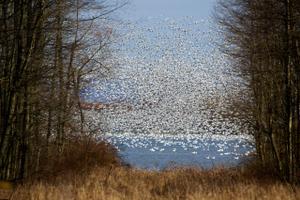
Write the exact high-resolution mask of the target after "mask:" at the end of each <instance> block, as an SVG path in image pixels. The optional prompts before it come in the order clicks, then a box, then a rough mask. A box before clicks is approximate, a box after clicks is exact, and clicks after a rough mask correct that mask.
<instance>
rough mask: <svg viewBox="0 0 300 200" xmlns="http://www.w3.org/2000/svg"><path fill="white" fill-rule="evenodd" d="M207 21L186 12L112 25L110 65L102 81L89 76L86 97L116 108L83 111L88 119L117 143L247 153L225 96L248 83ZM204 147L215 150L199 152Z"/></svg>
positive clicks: (248, 149) (157, 148) (240, 125)
mask: <svg viewBox="0 0 300 200" xmlns="http://www.w3.org/2000/svg"><path fill="white" fill-rule="evenodd" d="M210 26H211V23H210V20H196V19H193V18H192V17H186V18H183V19H181V20H172V19H169V18H166V19H161V18H151V19H144V20H140V21H136V22H130V23H129V22H128V23H123V24H121V25H119V29H118V30H120V32H119V33H118V35H119V36H120V37H119V39H118V41H117V42H116V43H115V45H114V50H113V51H112V54H113V56H112V59H111V62H110V65H112V66H113V68H112V69H111V70H110V73H109V75H108V76H107V77H106V78H105V79H103V78H101V79H98V80H96V79H95V81H93V85H92V86H91V87H93V89H92V90H90V91H92V92H90V93H86V94H85V98H86V99H90V100H91V101H101V102H105V103H113V104H119V105H120V107H114V109H104V110H102V111H101V112H99V111H87V113H86V115H87V118H89V119H90V121H93V122H94V126H98V127H101V129H102V130H101V131H102V132H103V133H104V134H105V135H106V136H107V138H108V139H109V140H110V141H111V142H112V143H114V144H116V146H118V147H119V148H121V146H123V147H124V146H125V147H127V149H133V148H138V149H139V148H143V149H148V150H147V151H150V152H156V153H157V152H173V153H176V152H177V153H178V149H182V150H183V151H188V152H190V153H191V154H193V155H199V154H203V155H206V156H205V158H207V159H216V158H217V157H218V156H225V157H226V154H228V153H229V154H230V155H232V156H233V158H235V159H237V158H239V157H240V156H241V155H247V154H249V152H251V151H253V150H254V147H253V146H252V145H251V144H250V143H249V141H251V137H250V138H249V137H248V136H246V135H247V134H248V133H250V131H251V130H249V129H248V128H246V127H245V126H244V122H243V121H242V120H241V119H239V118H238V117H236V118H235V117H234V116H235V115H238V113H236V111H234V110H232V98H245V97H246V96H247V87H246V86H245V81H244V80H243V79H242V78H241V77H240V76H239V74H238V72H236V71H235V70H234V69H233V68H232V67H230V62H229V59H228V58H227V57H226V55H224V54H223V53H222V52H220V51H219V49H218V47H217V46H216V43H217V42H218V40H220V39H221V36H220V35H218V33H217V32H216V31H214V30H213V28H211V27H210ZM114 54H115V55H114ZM241 94H244V96H243V95H242V96H241ZM124 105H126V106H125V107H126V108H128V107H130V108H131V109H124ZM229 116H230V117H229ZM149 137H150V138H151V139H150V138H149ZM218 137H221V139H218ZM145 138H146V139H145ZM246 138H247V140H246ZM148 141H152V142H148ZM226 141H231V142H229V143H227V142H226ZM232 141H234V142H232ZM231 144H232V145H233V146H236V148H235V147H234V148H231V146H230V145H231ZM211 145H213V146H215V147H218V148H217V150H216V152H218V153H217V154H216V155H212V154H209V153H207V154H205V153H203V151H206V150H207V151H209V150H211ZM220 145H221V146H220ZM166 147H170V148H166ZM219 147H220V148H219ZM226 148H227V150H228V149H231V150H232V152H231V153H230V152H225V151H226ZM237 149H238V150H237ZM243 149H245V150H243ZM201 152H202V153H201ZM216 160H217V159H216Z"/></svg>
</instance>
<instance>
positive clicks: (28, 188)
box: [12, 166, 300, 200]
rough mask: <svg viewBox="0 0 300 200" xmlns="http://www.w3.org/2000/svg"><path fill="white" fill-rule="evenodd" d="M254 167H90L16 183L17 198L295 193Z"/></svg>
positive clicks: (288, 196)
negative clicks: (71, 173)
mask: <svg viewBox="0 0 300 200" xmlns="http://www.w3.org/2000/svg"><path fill="white" fill-rule="evenodd" d="M254 172H257V168H253V167H250V168H248V167H247V168H235V169H225V168H215V169H212V170H201V169H196V168H177V169H169V170H165V171H161V172H158V171H146V170H144V171H143V170H137V169H131V168H125V167H120V166H119V167H112V168H109V167H100V168H95V169H94V170H92V171H91V172H90V173H88V174H86V175H80V174H77V175H75V176H72V177H70V176H69V177H67V178H66V177H65V178H63V179H62V178H57V179H56V180H55V181H53V182H51V183H49V182H44V181H39V182H35V183H33V184H25V185H24V186H20V187H19V188H18V189H17V190H16V192H15V193H14V195H13V198H12V199H17V200H23V199H24V200H25V199H26V200H29V199H32V200H33V199H34V200H46V199H47V200H48V199H49V200H50V199H57V200H59V199H64V200H68V199H75V200H86V199H90V200H96V199H97V200H99V199H103V200H110V199H111V200H116V199H124V200H125V199H130V200H138V199H143V200H147V199H149V200H150V199H165V200H167V199H190V200H201V199H203V200H205V199H212V200H221V199H222V200H232V199H240V200H242V199H243V200H244V199H270V200H277V199H278V200H282V199H285V200H297V199H300V187H292V186H291V185H289V184H287V183H282V182H280V181H279V180H278V179H276V178H274V177H273V176H271V175H266V174H269V173H266V172H265V171H264V172H262V171H261V170H260V173H254Z"/></svg>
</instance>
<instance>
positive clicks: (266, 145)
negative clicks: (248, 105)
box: [215, 0, 300, 182]
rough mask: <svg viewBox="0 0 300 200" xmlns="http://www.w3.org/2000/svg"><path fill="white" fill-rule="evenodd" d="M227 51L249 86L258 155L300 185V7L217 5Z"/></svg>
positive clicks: (243, 2) (291, 2)
mask: <svg viewBox="0 0 300 200" xmlns="http://www.w3.org/2000/svg"><path fill="white" fill-rule="evenodd" d="M215 14H216V17H217V19H218V21H219V23H220V25H221V29H222V31H223V33H224V35H225V41H224V43H223V49H224V50H225V52H226V53H228V54H230V55H231V57H232V58H234V59H233V60H234V61H235V62H234V63H235V64H236V65H237V67H238V68H239V69H240V70H241V71H242V72H243V74H244V75H245V76H247V77H248V78H249V80H250V87H251V89H252V93H253V104H252V109H251V113H248V114H249V115H252V116H253V119H254V122H255V125H254V128H255V133H254V136H255V141H256V148H257V153H258V156H259V158H260V160H261V161H262V163H263V164H264V165H269V166H271V167H273V168H274V169H276V170H277V171H278V172H279V174H280V175H281V177H282V178H283V179H284V180H288V181H290V182H299V180H300V1H299V0H219V2H218V5H217V9H216V13H215Z"/></svg>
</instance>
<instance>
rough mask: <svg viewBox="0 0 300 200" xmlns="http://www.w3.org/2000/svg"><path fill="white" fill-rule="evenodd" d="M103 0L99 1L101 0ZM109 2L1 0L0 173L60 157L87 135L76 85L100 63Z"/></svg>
mask: <svg viewBox="0 0 300 200" xmlns="http://www.w3.org/2000/svg"><path fill="white" fill-rule="evenodd" d="M99 2H100V3H99ZM116 8H117V7H114V8H111V7H108V6H106V5H105V2H103V1H93V0H2V1H0V179H6V180H16V179H22V178H24V177H27V176H30V175H32V174H33V173H36V172H39V170H40V169H41V166H42V165H43V166H48V167H49V166H50V165H53V164H55V163H50V162H49V160H51V158H57V159H59V158H60V155H61V154H62V153H63V152H64V149H65V148H66V146H67V145H68V138H70V137H73V136H74V135H76V134H77V135H85V134H87V131H88V130H87V128H86V123H85V120H84V115H83V113H82V111H81V106H80V104H81V102H80V91H81V89H82V87H83V86H84V84H86V83H87V81H88V80H87V78H86V77H87V75H88V74H90V73H95V72H97V71H99V70H100V69H102V68H103V66H104V64H103V60H104V59H105V56H106V55H107V54H109V51H108V48H107V46H108V44H109V38H110V35H111V33H112V31H111V28H109V27H108V26H107V23H106V21H105V19H106V17H107V15H108V14H109V13H110V12H112V11H113V10H114V9H116Z"/></svg>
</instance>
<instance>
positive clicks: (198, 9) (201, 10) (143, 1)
mask: <svg viewBox="0 0 300 200" xmlns="http://www.w3.org/2000/svg"><path fill="white" fill-rule="evenodd" d="M215 2H216V0H129V5H127V6H126V8H125V13H126V18H127V17H128V18H129V19H132V18H133V19H139V18H147V17H170V18H181V17H185V16H192V17H195V18H199V19H202V18H208V17H209V16H211V11H212V10H213V7H214V4H215Z"/></svg>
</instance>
